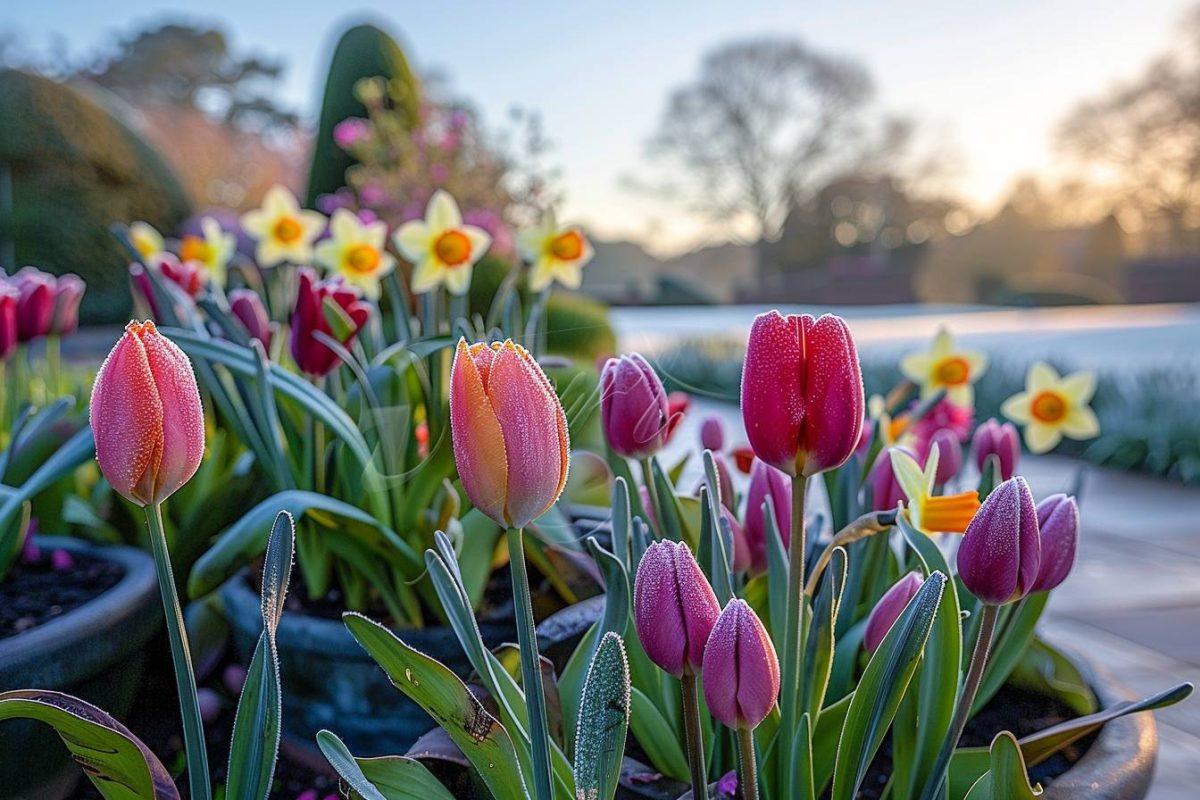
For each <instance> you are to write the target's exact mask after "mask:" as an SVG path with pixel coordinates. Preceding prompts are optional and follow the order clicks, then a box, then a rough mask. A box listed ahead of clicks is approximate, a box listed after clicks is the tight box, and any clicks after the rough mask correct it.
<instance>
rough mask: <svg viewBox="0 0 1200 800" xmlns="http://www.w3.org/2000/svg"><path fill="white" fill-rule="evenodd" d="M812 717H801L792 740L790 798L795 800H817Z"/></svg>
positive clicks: (803, 715) (805, 715) (806, 715)
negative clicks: (814, 781)
mask: <svg viewBox="0 0 1200 800" xmlns="http://www.w3.org/2000/svg"><path fill="white" fill-rule="evenodd" d="M812 737H813V731H812V716H811V715H810V714H809V713H808V712H807V711H806V712H804V713H803V714H801V715H800V724H799V726H797V728H796V734H795V736H794V737H793V738H792V780H791V787H792V788H791V791H790V793H789V796H790V797H794V798H795V800H817V790H816V787H815V786H814V785H813V752H812V744H813V742H812Z"/></svg>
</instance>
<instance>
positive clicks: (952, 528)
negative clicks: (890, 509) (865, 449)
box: [888, 444, 979, 533]
mask: <svg viewBox="0 0 1200 800" xmlns="http://www.w3.org/2000/svg"><path fill="white" fill-rule="evenodd" d="M888 454H889V456H890V457H891V459H892V474H893V475H895V476H896V483H898V484H899V485H900V489H901V491H903V492H904V495H905V496H906V497H907V498H908V503H907V504H906V505H907V507H908V519H909V522H911V523H912V525H913V527H914V528H916V529H917V530H920V531H924V532H925V533H963V532H965V531H966V530H967V526H968V525H970V524H971V519H972V518H973V517H974V516H975V512H976V511H978V510H979V494H978V493H977V492H962V493H961V494H952V495H941V496H938V495H934V493H933V487H934V483H935V481H936V480H937V468H938V458H939V455H938V446H937V445H936V444H934V445H933V447H932V448H931V449H930V451H929V458H927V459H925V469H924V470H922V469H921V467H920V465H918V464H917V461H916V459H914V458H913V457H912V456H910V455H909V454H908V453H906V452H904V451H903V450H901V449H900V448H898V447H893V448H892V449H891V450H889V451H888Z"/></svg>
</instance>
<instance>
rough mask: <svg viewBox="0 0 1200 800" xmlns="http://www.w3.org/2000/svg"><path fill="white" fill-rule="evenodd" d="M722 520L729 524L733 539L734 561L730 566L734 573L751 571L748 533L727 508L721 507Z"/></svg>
mask: <svg viewBox="0 0 1200 800" xmlns="http://www.w3.org/2000/svg"><path fill="white" fill-rule="evenodd" d="M721 518H722V519H724V520H725V521H726V522H728V523H729V533H730V535H731V536H732V537H733V561H732V563H731V564H730V566H731V567H732V568H733V571H734V572H745V571H746V570H748V569H750V543H749V542H748V541H746V531H745V530H743V529H742V526H741V524H740V523H738V521H737V517H735V516H734V515H733V512H732V511H731V510H730V509H729V508H728V507H727V506H724V505H722V506H721Z"/></svg>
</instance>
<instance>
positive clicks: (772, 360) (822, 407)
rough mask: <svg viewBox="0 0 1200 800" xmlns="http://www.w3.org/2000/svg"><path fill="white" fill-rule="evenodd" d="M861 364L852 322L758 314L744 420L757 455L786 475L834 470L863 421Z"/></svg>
mask: <svg viewBox="0 0 1200 800" xmlns="http://www.w3.org/2000/svg"><path fill="white" fill-rule="evenodd" d="M863 408H864V399H863V383H862V370H860V369H859V366H858V353H857V351H856V350H855V347H854V340H853V339H852V338H851V336H850V331H849V329H848V328H847V327H846V323H845V322H844V321H843V320H842V319H841V318H840V317H835V316H832V315H828V314H827V315H825V316H823V317H821V318H820V319H818V320H814V319H813V318H812V317H811V316H810V315H808V314H802V315H790V316H787V317H785V316H783V315H782V314H780V313H779V312H778V311H772V312H769V313H766V314H760V315H759V316H758V317H757V318H756V319H755V320H754V326H753V327H752V328H751V329H750V340H749V343H748V344H747V346H746V361H745V364H744V366H743V368H742V419H743V421H744V422H745V424H746V433H747V435H748V437H749V439H750V445H751V447H753V448H754V452H755V454H756V455H757V456H758V457H759V458H760V459H762V460H763V461H765V462H767V463H768V464H770V465H771V466H773V467H775V468H776V469H778V470H781V471H783V472H785V473H787V474H788V475H792V476H795V475H805V476H812V475H815V474H817V473H819V472H824V471H825V470H830V469H835V468H836V467H839V466H841V465H842V464H843V463H845V461H846V459H848V458H849V457H850V455H851V454H852V453H853V452H854V448H855V446H856V445H857V444H858V440H859V436H860V434H861V433H862V424H863Z"/></svg>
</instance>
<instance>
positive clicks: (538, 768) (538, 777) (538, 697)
mask: <svg viewBox="0 0 1200 800" xmlns="http://www.w3.org/2000/svg"><path fill="white" fill-rule="evenodd" d="M524 537H525V535H524V532H523V531H522V530H521V529H520V528H509V529H508V561H509V568H510V569H511V570H512V587H513V604H514V605H515V606H516V611H517V642H518V644H519V645H520V650H521V685H522V687H523V688H524V690H525V705H526V707H527V708H528V709H529V740H530V744H531V745H532V747H533V783H534V795H533V796H534V797H535V798H536V800H553V795H552V794H551V790H550V789H551V784H550V735H549V725H548V724H547V722H546V698H545V695H544V694H543V693H542V670H541V663H540V658H539V656H538V648H537V631H536V630H535V629H534V627H533V602H532V600H531V599H530V596H529V573H528V572H527V571H526V569H525V546H524Z"/></svg>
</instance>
